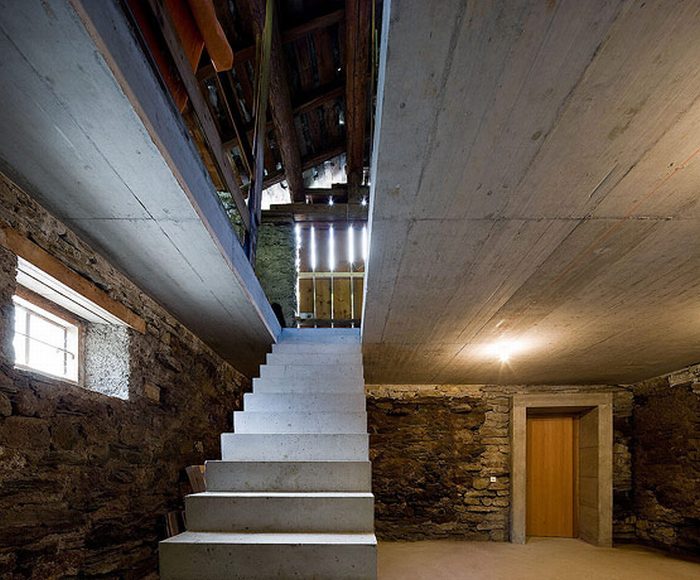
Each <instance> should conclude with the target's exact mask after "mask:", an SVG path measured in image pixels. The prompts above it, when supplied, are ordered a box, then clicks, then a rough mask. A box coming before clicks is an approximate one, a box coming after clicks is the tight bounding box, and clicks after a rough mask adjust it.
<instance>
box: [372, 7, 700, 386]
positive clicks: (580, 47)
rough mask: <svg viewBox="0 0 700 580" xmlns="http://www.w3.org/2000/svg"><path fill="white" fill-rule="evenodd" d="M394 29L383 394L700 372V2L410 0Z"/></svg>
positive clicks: (380, 280) (376, 288)
mask: <svg viewBox="0 0 700 580" xmlns="http://www.w3.org/2000/svg"><path fill="white" fill-rule="evenodd" d="M384 18H385V27H386V29H385V30H384V33H383V38H384V39H386V38H387V37H388V48H386V47H383V49H382V53H383V54H384V55H386V69H385V73H384V77H383V79H382V78H380V84H382V83H383V89H380V94H381V93H382V90H383V97H382V101H381V102H380V103H379V105H378V106H379V110H378V113H377V115H378V121H377V124H378V126H380V127H381V128H380V131H379V135H378V141H377V151H375V155H376V157H375V161H374V163H375V164H376V167H375V169H376V179H375V180H374V183H373V187H374V191H373V195H374V196H375V199H374V204H373V209H372V212H371V216H370V220H371V247H370V260H369V265H368V274H367V276H368V277H367V294H366V310H365V316H364V322H363V324H364V330H363V341H364V352H365V370H366V377H367V380H368V381H370V382H386V383H402V382H419V383H432V382H436V383H490V382H496V383H511V384H513V383H530V384H536V383H550V384H566V383H610V382H623V383H627V382H633V381H637V380H639V379H643V378H646V377H651V376H655V375H659V374H662V373H665V372H669V371H671V370H674V369H678V368H681V367H683V366H685V365H688V364H691V363H696V362H698V360H699V359H700V349H699V346H700V235H699V232H700V205H699V204H698V200H699V199H700V98H699V95H700V67H698V62H700V36H699V35H698V30H700V5H699V4H698V3H696V2H665V1H656V2H654V1H647V2H626V1H620V0H616V1H609V0H590V1H586V2H581V1H580V0H561V1H558V2H530V1H527V0H523V1H519V0H509V1H507V2H493V3H465V2H462V1H461V0H444V1H441V2H414V1H412V0H393V1H392V3H391V14H385V15H384ZM387 21H390V23H389V22H387ZM503 350H505V351H507V352H506V356H503V357H501V356H500V355H501V354H502V352H503ZM508 355H509V356H508ZM500 358H504V359H507V361H502V360H500Z"/></svg>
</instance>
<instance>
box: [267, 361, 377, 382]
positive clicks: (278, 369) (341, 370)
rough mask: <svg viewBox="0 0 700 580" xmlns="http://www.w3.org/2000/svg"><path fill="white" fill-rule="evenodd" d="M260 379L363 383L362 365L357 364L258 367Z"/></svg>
mask: <svg viewBox="0 0 700 580" xmlns="http://www.w3.org/2000/svg"><path fill="white" fill-rule="evenodd" d="M260 378H263V379H268V378H270V379H271V378H277V379H279V378H286V379H303V380H310V381H316V382H322V381H333V380H338V379H354V380H358V381H364V377H363V370H362V365H359V364H343V365H334V366H320V365H312V366H300V365H264V366H262V367H260Z"/></svg>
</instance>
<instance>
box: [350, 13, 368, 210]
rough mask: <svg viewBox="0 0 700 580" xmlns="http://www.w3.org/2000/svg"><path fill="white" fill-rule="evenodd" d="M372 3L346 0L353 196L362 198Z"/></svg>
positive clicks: (351, 197)
mask: <svg viewBox="0 0 700 580" xmlns="http://www.w3.org/2000/svg"><path fill="white" fill-rule="evenodd" d="M371 17H372V3H371V1H370V0H346V2H345V85H346V86H345V126H346V128H347V166H346V172H347V175H348V187H349V194H350V199H351V200H353V201H358V199H359V187H360V185H361V184H362V177H363V171H364V156H365V128H366V125H367V98H368V91H369V55H370V33H371Z"/></svg>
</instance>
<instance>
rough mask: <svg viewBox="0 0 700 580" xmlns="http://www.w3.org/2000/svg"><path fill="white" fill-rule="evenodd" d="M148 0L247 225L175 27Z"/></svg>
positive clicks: (154, 2)
mask: <svg viewBox="0 0 700 580" xmlns="http://www.w3.org/2000/svg"><path fill="white" fill-rule="evenodd" d="M148 3H149V5H150V7H151V10H152V11H153V14H154V15H155V17H156V19H157V20H158V23H159V25H160V28H161V31H162V32H163V38H164V39H165V42H166V44H167V45H168V49H169V50H170V54H171V55H172V57H173V61H174V63H175V66H176V68H177V70H178V73H179V75H180V78H181V79H182V83H183V84H184V85H185V89H186V91H187V95H188V97H189V99H190V103H192V108H193V109H194V111H195V113H196V115H197V118H198V119H199V122H200V124H201V126H202V132H203V133H204V137H205V139H206V140H207V143H208V144H209V147H210V149H211V152H212V154H213V155H214V159H215V160H216V164H217V166H218V168H219V171H220V172H221V177H222V179H223V181H224V184H225V185H226V187H227V189H228V190H229V192H230V193H231V196H232V197H233V201H234V203H235V204H236V208H237V209H238V212H239V213H240V215H241V220H242V221H243V224H244V225H245V228H246V229H248V228H249V227H250V220H249V217H248V206H247V205H246V203H245V199H244V198H243V194H242V193H241V189H240V187H239V186H238V180H237V179H236V176H235V175H234V172H233V169H232V167H231V163H230V161H229V158H228V156H227V155H226V153H225V151H224V147H223V144H222V142H221V137H220V136H219V132H218V130H217V128H216V123H215V122H214V119H213V118H212V116H211V113H210V112H209V107H208V106H207V103H206V101H205V100H204V95H203V94H202V92H201V91H200V89H199V83H198V82H197V77H196V76H195V74H194V73H193V72H192V69H191V67H190V62H189V60H188V58H187V56H186V55H185V52H184V51H183V49H182V45H181V44H180V38H179V36H178V34H177V31H176V30H175V27H174V25H173V22H172V20H171V18H170V16H169V14H168V13H167V11H165V10H164V9H163V7H162V6H161V4H160V2H158V0H148Z"/></svg>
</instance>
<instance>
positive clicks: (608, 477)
mask: <svg viewBox="0 0 700 580" xmlns="http://www.w3.org/2000/svg"><path fill="white" fill-rule="evenodd" d="M612 411H613V403H612V393H561V394H560V393H554V394H552V393H548V394H544V393H543V394H540V393H538V394H529V395H514V396H513V401H512V408H511V449H512V465H511V485H512V494H511V495H512V502H511V518H510V540H511V542H513V543H514V544H524V543H525V541H526V528H525V517H526V509H527V505H526V496H527V494H526V491H527V490H526V481H527V474H526V469H527V462H526V459H527V415H528V412H529V413H532V412H563V413H580V414H581V417H582V425H581V427H582V433H581V435H582V439H581V442H580V448H581V450H582V451H584V449H589V450H590V451H592V452H593V453H595V455H596V456H597V457H595V456H594V457H593V458H592V462H591V464H592V470H593V473H594V475H593V476H592V477H590V478H589V479H590V480H591V481H592V483H593V485H594V489H593V490H592V491H591V497H592V498H593V503H594V505H595V507H593V506H585V505H583V503H582V504H581V524H583V523H584V521H586V525H581V526H580V536H581V538H582V539H584V540H586V541H587V542H590V543H591V544H595V545H597V546H611V545H612V449H613V424H612V423H613V412H612ZM584 423H585V425H587V427H584ZM584 429H585V430H586V431H587V433H583V430H584ZM596 458H597V461H596ZM584 461H585V459H584V457H583V456H582V457H581V459H580V464H581V466H582V467H583V464H584ZM579 502H581V499H579ZM586 510H587V511H586Z"/></svg>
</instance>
